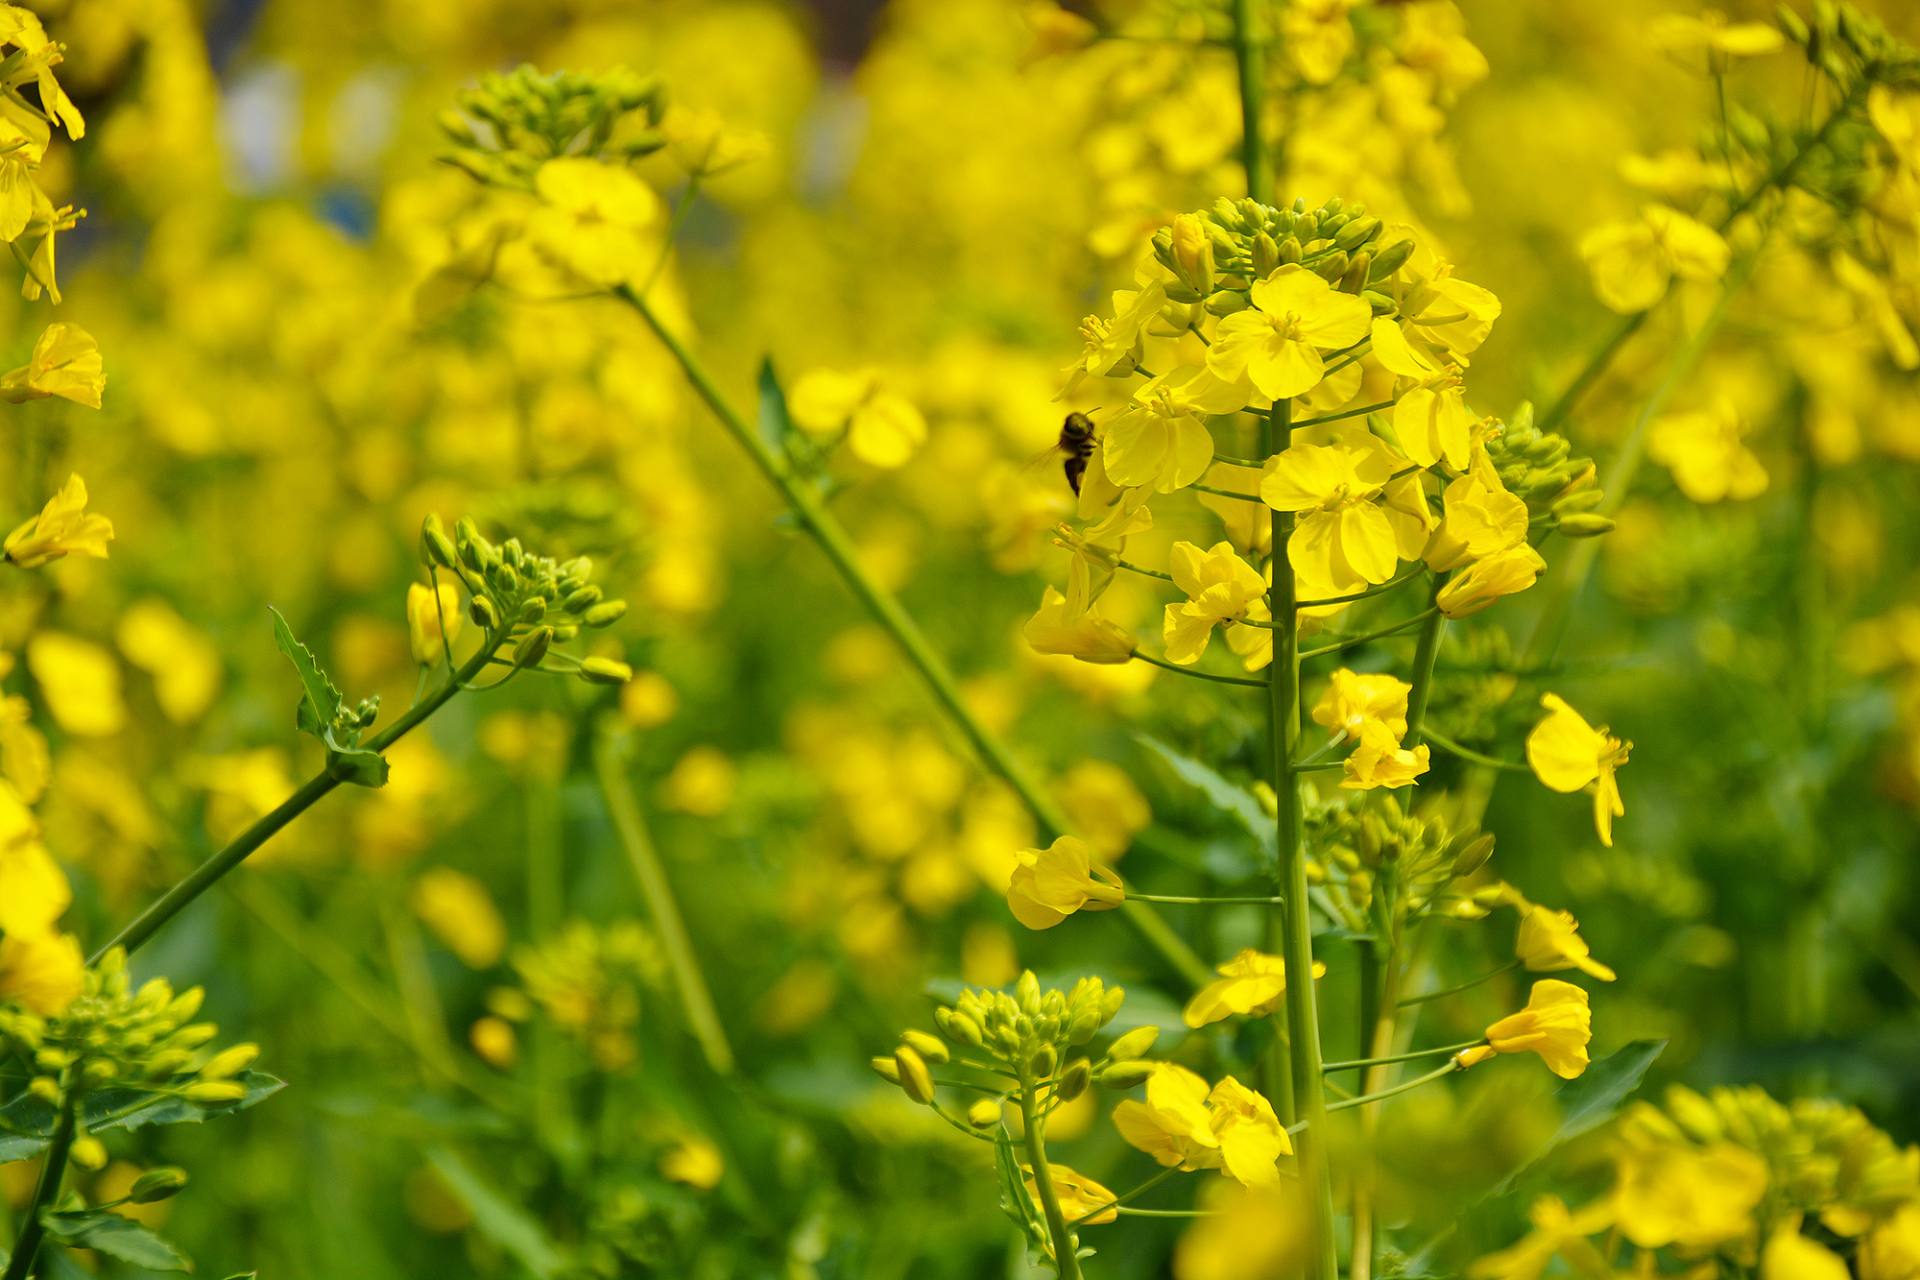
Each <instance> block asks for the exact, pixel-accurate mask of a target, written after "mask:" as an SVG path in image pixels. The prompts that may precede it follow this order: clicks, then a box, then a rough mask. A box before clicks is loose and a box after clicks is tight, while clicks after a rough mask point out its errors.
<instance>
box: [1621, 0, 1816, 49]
mask: <svg viewBox="0 0 1920 1280" xmlns="http://www.w3.org/2000/svg"><path fill="white" fill-rule="evenodd" d="M1647 38H1648V40H1649V41H1651V42H1652V44H1653V47H1654V48H1656V49H1660V50H1663V51H1665V52H1667V53H1715V54H1719V55H1720V56H1721V57H1724V58H1753V57H1758V56H1759V55H1761V54H1764V53H1772V52H1773V51H1774V50H1776V49H1778V48H1780V46H1781V45H1782V44H1783V43H1784V38H1783V37H1782V36H1781V34H1780V32H1779V29H1778V28H1776V27H1773V26H1771V25H1769V24H1767V23H1764V22H1729V21H1727V15H1726V14H1724V13H1722V12H1720V11H1719V10H1718V9H1706V10H1703V11H1702V12H1701V13H1700V14H1699V16H1698V17H1695V16H1693V15H1691V14H1685V13H1663V14H1660V15H1659V16H1658V17H1656V18H1654V20H1653V21H1652V22H1651V23H1650V24H1649V25H1648V27H1647Z"/></svg>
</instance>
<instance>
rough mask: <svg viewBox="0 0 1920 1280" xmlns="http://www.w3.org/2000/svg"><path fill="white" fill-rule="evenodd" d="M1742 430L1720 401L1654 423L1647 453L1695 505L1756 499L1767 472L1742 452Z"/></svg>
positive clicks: (1744, 448)
mask: <svg viewBox="0 0 1920 1280" xmlns="http://www.w3.org/2000/svg"><path fill="white" fill-rule="evenodd" d="M1747 429H1748V428H1747V424H1746V423H1745V422H1744V421H1743V420H1742V419H1741V417H1740V413H1739V411H1738V410H1737V409H1735V408H1734V407H1733V405H1732V403H1730V402H1729V401H1726V400H1722V401H1721V402H1720V403H1719V404H1717V405H1715V406H1714V407H1713V408H1711V409H1701V410H1696V411H1694V412H1691V413H1670V414H1668V415H1666V416H1665V417H1663V418H1660V419H1659V420H1657V421H1656V422H1655V423H1654V424H1653V429H1652V431H1651V432H1650V433H1649V434H1648V436H1647V452H1648V453H1650V454H1652V455H1653V460H1654V461H1655V462H1658V463H1659V464H1660V465H1661V466H1663V467H1665V468H1666V469H1667V470H1669V471H1671V472H1672V473H1673V482H1674V483H1675V484H1676V485H1678V486H1680V492H1682V493H1684V494H1686V495H1687V496H1688V497H1689V498H1691V499H1693V500H1694V501H1695V502H1725V501H1726V500H1728V499H1729V498H1731V499H1734V500H1736V501H1738V500H1742V499H1746V498H1757V497H1759V496H1760V495H1761V494H1763V493H1765V492H1766V491H1767V471H1766V468H1765V467H1763V466H1761V465H1760V459H1759V458H1757V457H1755V456H1754V453H1753V450H1751V449H1749V448H1747V443H1746V435H1747Z"/></svg>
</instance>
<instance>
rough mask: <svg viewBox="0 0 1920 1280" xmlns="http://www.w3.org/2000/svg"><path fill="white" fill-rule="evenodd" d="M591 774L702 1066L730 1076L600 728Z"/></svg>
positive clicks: (713, 1019)
mask: <svg viewBox="0 0 1920 1280" xmlns="http://www.w3.org/2000/svg"><path fill="white" fill-rule="evenodd" d="M593 771H594V776H595V778H596V779H597V780H598V781H599V783H600V794H601V797H602V798H603V799H604V800H605V802H606V806H607V816H608V817H609V818H610V819H612V821H613V829H614V833H615V834H616V835H617V836H619V838H620V847H621V849H622V851H623V852H625V853H626V855H627V866H628V867H629V868H630V869H631V870H632V871H633V879H634V883H635V884H636V885H638V886H639V889H640V897H641V898H642V899H643V900H644V901H645V902H646V905H647V913H648V914H649V915H651V916H652V917H653V923H654V928H655V929H656V930H657V931H658V932H659V935H660V945H661V948H662V949H663V950H664V951H665V952H666V955H667V968H668V970H669V971H670V972H671V973H672V974H673V985H674V988H675V989H676V990H677V991H678V992H679V994H680V1004H681V1007H682V1009H684V1010H685V1012H686V1015H687V1025H688V1026H689V1027H691V1028H692V1030H693V1035H694V1038H695V1039H696V1040H698V1041H699V1042H700V1051H701V1052H702V1053H703V1054H705V1055H706V1059H707V1065H708V1066H710V1067H712V1068H713V1069H714V1071H715V1072H717V1073H718V1074H720V1075H723V1076H726V1075H732V1074H733V1071H734V1065H735V1062H734V1056H733V1046H732V1045H731V1044H730V1043H728V1041H727V1031H726V1027H725V1025H724V1024H723V1023H722V1022H721V1020H720V1011H719V1009H718V1008H717V1007H715V1005H714V1002H713V992H712V991H711V990H710V989H709V988H708V986H707V979H706V971H705V970H704V969H702V968H701V965H700V956H699V954H698V953H697V952H696V951H695V950H694V948H693V938H692V935H691V934H689V933H688V932H687V925H686V921H685V919H684V918H683V917H682V916H681V914H680V904H679V900H678V899H677V898H676V897H675V896H674V892H673V883H672V881H670V880H668V879H667V869H666V867H665V865H663V864H662V863H661V861H660V852H659V850H658V848H657V847H656V846H655V845H654V843H653V837H652V835H651V833H649V832H648V830H647V825H646V820H645V818H644V816H643V815H642V814H641V812H640V804H639V802H638V801H637V800H635V799H634V795H633V787H632V785H631V784H630V783H629V782H628V780H627V777H626V774H625V771H624V770H623V769H622V768H621V762H620V754H619V742H618V740H617V739H616V737H615V734H614V733H613V732H612V731H610V730H602V731H601V732H599V733H598V734H596V735H595V737H594V740H593Z"/></svg>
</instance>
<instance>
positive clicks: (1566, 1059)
mask: <svg viewBox="0 0 1920 1280" xmlns="http://www.w3.org/2000/svg"><path fill="white" fill-rule="evenodd" d="M1592 1038H1593V1011H1592V1010H1591V1008H1589V1007H1588V1004H1587V993H1586V991H1585V990H1584V989H1582V988H1580V987H1576V986H1574V985H1573V984H1572V983H1571V982H1562V981H1560V980H1559V979H1558V978H1542V979H1541V980H1540V981H1538V982H1536V983H1534V984H1533V992H1532V994H1531V995H1529V996H1528V998H1527V1007H1526V1008H1524V1009H1522V1010H1520V1012H1518V1013H1513V1014H1508V1015H1507V1016H1506V1017H1504V1018H1502V1019H1500V1021H1498V1022H1496V1023H1494V1024H1493V1025H1492V1026H1490V1027H1488V1028H1487V1043H1486V1044H1483V1045H1480V1046H1478V1047H1477V1048H1473V1049H1467V1050H1464V1051H1462V1052H1461V1053H1460V1054H1459V1055H1457V1060H1458V1061H1459V1063H1460V1065H1461V1066H1463V1067H1471V1066H1473V1065H1474V1064H1476V1063H1480V1062H1485V1061H1486V1060H1487V1059H1488V1058H1491V1057H1493V1056H1494V1055H1495V1054H1498V1053H1537V1054H1539V1055H1540V1060H1541V1061H1542V1062H1545V1063H1546V1064H1547V1069H1548V1070H1549V1071H1551V1072H1553V1074H1555V1075H1557V1076H1559V1077H1560V1078H1561V1079H1563V1080H1572V1079H1573V1078H1575V1077H1576V1076H1578V1075H1579V1074H1580V1073H1581V1072H1583V1071H1585V1070H1586V1069H1587V1042H1588V1041H1589V1040H1591V1039H1592Z"/></svg>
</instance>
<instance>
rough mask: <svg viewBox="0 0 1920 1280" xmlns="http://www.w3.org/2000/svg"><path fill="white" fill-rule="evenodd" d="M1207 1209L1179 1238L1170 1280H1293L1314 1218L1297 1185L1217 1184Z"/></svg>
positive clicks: (1208, 1196) (1304, 1251)
mask: <svg viewBox="0 0 1920 1280" xmlns="http://www.w3.org/2000/svg"><path fill="white" fill-rule="evenodd" d="M1201 1203H1202V1206H1203V1207H1204V1208H1205V1209H1206V1210H1207V1214H1206V1216H1204V1217H1201V1218H1198V1219H1196V1220H1195V1221H1194V1223H1193V1225H1192V1226H1191V1227H1190V1228H1188V1230H1187V1232H1186V1234H1185V1235H1183V1236H1181V1237H1180V1245H1179V1247H1178V1248H1177V1249H1176V1250H1175V1251H1174V1255H1173V1274H1174V1280H1296V1277H1298V1276H1299V1275H1300V1268H1301V1262H1302V1259H1303V1258H1304V1257H1305V1255H1306V1251H1307V1245H1308V1241H1309V1240H1310V1238H1311V1237H1310V1234H1309V1233H1310V1231H1311V1226H1310V1224H1311V1222H1312V1219H1311V1217H1310V1215H1309V1213H1308V1210H1307V1207H1306V1206H1305V1205H1304V1204H1303V1203H1301V1197H1300V1193H1299V1190H1298V1188H1297V1186H1295V1185H1293V1184H1290V1183H1285V1182H1283V1183H1281V1184H1280V1185H1279V1186H1261V1187H1241V1186H1236V1185H1235V1184H1234V1183H1232V1182H1227V1181H1224V1180H1223V1181H1221V1182H1220V1183H1219V1184H1218V1186H1217V1188H1215V1189H1211V1191H1210V1194H1208V1195H1207V1196H1206V1198H1205V1199H1204V1200H1202V1202H1201Z"/></svg>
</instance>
